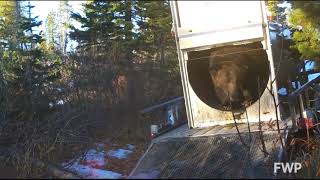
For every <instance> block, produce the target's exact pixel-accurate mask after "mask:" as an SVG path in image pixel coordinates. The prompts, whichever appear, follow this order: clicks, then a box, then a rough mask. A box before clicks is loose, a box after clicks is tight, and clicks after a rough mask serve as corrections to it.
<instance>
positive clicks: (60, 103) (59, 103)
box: [56, 100, 64, 105]
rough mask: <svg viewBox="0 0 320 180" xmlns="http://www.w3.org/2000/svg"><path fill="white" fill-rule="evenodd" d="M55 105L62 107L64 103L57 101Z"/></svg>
mask: <svg viewBox="0 0 320 180" xmlns="http://www.w3.org/2000/svg"><path fill="white" fill-rule="evenodd" d="M56 104H57V105H63V104H64V102H63V100H59V101H57V103H56Z"/></svg>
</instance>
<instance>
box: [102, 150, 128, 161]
mask: <svg viewBox="0 0 320 180" xmlns="http://www.w3.org/2000/svg"><path fill="white" fill-rule="evenodd" d="M131 153H132V151H130V150H126V149H117V150H115V151H114V150H110V151H108V153H107V154H108V156H111V157H115V158H118V159H126V158H127V157H128V155H129V154H131Z"/></svg>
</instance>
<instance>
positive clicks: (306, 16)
mask: <svg viewBox="0 0 320 180" xmlns="http://www.w3.org/2000/svg"><path fill="white" fill-rule="evenodd" d="M292 3H293V8H292V9H293V10H292V12H291V14H290V17H289V22H290V23H291V25H292V26H293V27H294V28H295V29H297V30H296V31H295V32H294V34H293V41H294V42H295V45H294V48H296V49H297V50H298V51H299V52H300V53H301V55H302V56H301V59H311V60H316V61H319V60H320V33H319V32H320V31H319V28H320V26H319V24H320V16H319V12H320V4H319V3H318V2H317V1H294V2H292Z"/></svg>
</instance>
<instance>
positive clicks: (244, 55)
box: [187, 42, 270, 111]
mask: <svg viewBox="0 0 320 180" xmlns="http://www.w3.org/2000/svg"><path fill="white" fill-rule="evenodd" d="M188 59H189V61H188V62H187V71H188V77H189V82H190V85H191V87H192V88H193V90H194V92H195V93H196V95H197V96H198V97H199V99H201V100H202V101H203V102H204V103H205V104H207V105H208V106H210V107H212V108H215V109H218V110H222V111H230V110H240V109H243V108H247V107H249V106H250V105H251V104H253V103H254V102H256V101H257V100H258V99H259V97H260V96H261V95H262V93H263V91H264V90H265V89H266V87H267V84H268V80H269V73H270V69H269V61H268V56H267V53H266V52H265V50H264V49H263V48H262V44H261V43H260V42H258V43H250V44H243V45H236V46H235V45H231V46H224V47H218V48H213V49H208V50H203V51H190V52H188ZM258 80H259V83H258ZM259 89H260V90H259ZM259 91H260V94H259Z"/></svg>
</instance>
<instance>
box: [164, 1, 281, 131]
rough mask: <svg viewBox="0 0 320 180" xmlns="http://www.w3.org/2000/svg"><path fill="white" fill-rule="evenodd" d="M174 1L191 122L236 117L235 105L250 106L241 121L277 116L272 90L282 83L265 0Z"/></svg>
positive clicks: (203, 123) (204, 123) (222, 121)
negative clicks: (277, 78) (278, 79)
mask: <svg viewBox="0 0 320 180" xmlns="http://www.w3.org/2000/svg"><path fill="white" fill-rule="evenodd" d="M170 7H171V13H172V20H173V30H174V34H175V39H176V45H177V49H178V55H179V62H180V64H179V65H180V70H181V81H182V85H183V93H184V98H185V105H186V112H187V116H188V124H189V127H191V128H194V127H207V126H214V125H224V124H229V123H234V119H233V114H232V112H231V111H237V112H239V111H243V110H246V112H247V113H245V114H246V117H239V118H238V122H246V121H247V118H248V120H249V122H258V121H260V120H261V121H270V120H275V119H277V117H276V109H277V108H276V106H275V104H277V102H278V100H277V99H278V97H277V93H274V94H275V98H273V96H272V95H271V93H270V92H269V91H268V90H267V89H269V90H272V91H274V92H276V91H277V87H276V82H274V83H273V85H271V84H272V83H271V81H272V80H273V79H274V76H275V73H274V65H273V59H272V51H271V43H270V37H269V30H268V22H267V16H266V8H265V4H264V1H246V2H244V1H241V2H236V1H232V2H231V1H170ZM239 7H241V8H239ZM220 17H228V18H226V19H225V18H220ZM274 99H275V101H274ZM258 100H260V101H258ZM259 109H260V110H261V111H260V112H259ZM259 114H260V115H259Z"/></svg>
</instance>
